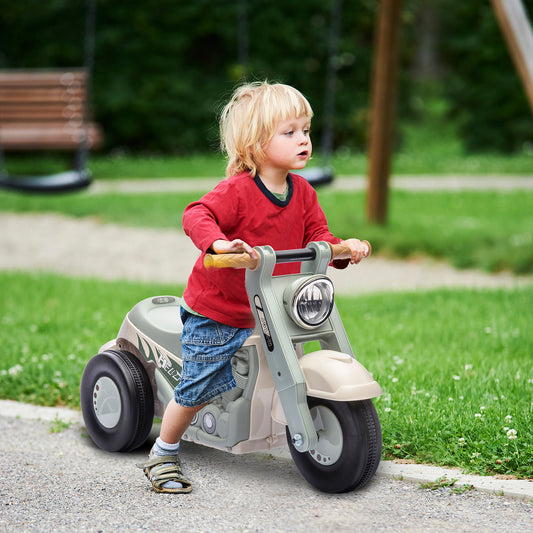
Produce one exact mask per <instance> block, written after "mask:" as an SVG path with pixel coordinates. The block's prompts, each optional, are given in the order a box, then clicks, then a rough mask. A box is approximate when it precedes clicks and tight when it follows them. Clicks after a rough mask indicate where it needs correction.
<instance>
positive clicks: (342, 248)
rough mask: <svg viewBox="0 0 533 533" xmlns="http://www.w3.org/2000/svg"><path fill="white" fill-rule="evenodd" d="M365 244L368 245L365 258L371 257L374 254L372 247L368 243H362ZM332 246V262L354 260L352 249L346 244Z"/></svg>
mask: <svg viewBox="0 0 533 533" xmlns="http://www.w3.org/2000/svg"><path fill="white" fill-rule="evenodd" d="M361 242H362V243H363V244H366V247H367V252H366V254H365V257H369V256H370V254H371V253H372V246H370V243H369V242H368V241H361ZM330 246H331V260H332V261H333V260H335V259H351V258H352V251H351V250H350V247H349V246H347V245H346V244H344V243H342V242H341V243H339V244H330Z"/></svg>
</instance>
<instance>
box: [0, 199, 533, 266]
mask: <svg viewBox="0 0 533 533" xmlns="http://www.w3.org/2000/svg"><path fill="white" fill-rule="evenodd" d="M318 194H319V200H320V203H321V205H322V207H323V208H324V211H325V212H326V215H327V217H328V221H329V225H330V228H331V230H332V232H333V233H334V234H336V235H338V236H340V237H343V238H347V237H352V236H358V237H361V238H365V239H368V240H369V241H370V242H371V243H372V245H373V250H374V253H379V254H382V255H387V256H390V257H399V258H408V257H417V256H421V255H426V256H430V257H434V258H438V259H443V260H447V261H449V262H451V263H452V264H454V265H455V266H457V267H462V268H465V267H472V268H478V269H483V270H487V271H491V272H496V271H500V270H510V271H512V272H515V273H533V217H532V216H531V213H533V192H532V191H512V192H505V193H501V192H494V191H486V192H471V191H461V192H439V193H432V192H405V191H396V190H395V191H392V192H391V195H390V205H389V223H388V225H387V226H378V225H371V224H368V223H367V222H366V221H365V195H364V194H363V193H360V192H352V193H346V192H340V191H333V190H330V189H321V190H320V191H319V193H318ZM199 196H200V193H191V192H188V193H164V194H142V195H141V194H111V193H109V194H91V193H89V192H87V191H85V192H80V193H76V194H68V195H44V196H43V195H21V194H18V193H15V192H7V191H3V192H0V206H1V207H0V210H2V211H13V212H60V213H64V214H66V215H70V216H74V217H86V216H91V217H96V218H97V219H99V220H101V221H102V222H109V223H111V222H112V223H118V224H123V225H128V226H143V227H153V228H158V227H161V228H178V227H181V216H182V213H183V210H184V209H185V207H186V206H187V205H188V204H189V203H190V202H192V201H193V200H195V199H197V198H198V197H199Z"/></svg>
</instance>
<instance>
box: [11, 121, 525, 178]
mask: <svg viewBox="0 0 533 533" xmlns="http://www.w3.org/2000/svg"><path fill="white" fill-rule="evenodd" d="M404 132H405V137H406V138H407V139H409V142H406V143H405V146H404V147H403V148H402V149H401V150H399V151H398V152H397V153H395V154H394V156H393V158H392V173H393V174H409V175H449V174H453V175H458V174H471V175H480V176H483V175H487V174H524V175H531V169H532V168H533V154H532V153H531V152H530V151H526V150H524V151H523V152H520V153H517V154H513V155H502V154H498V153H491V152H488V153H480V154H465V153H464V152H463V151H462V149H461V147H460V143H458V141H457V140H456V139H455V138H454V137H453V136H444V138H442V137H441V136H438V134H435V132H433V133H432V134H431V133H430V134H428V133H427V132H426V131H425V130H424V129H423V128H420V127H416V128H412V127H411V128H410V127H406V128H405V129H404ZM421 147H423V149H422V148H421ZM6 161H7V168H8V170H9V172H11V173H13V174H30V175H31V174H37V175H39V174H53V173H54V172H59V171H62V170H65V169H67V168H68V167H69V164H70V162H69V160H68V159H66V158H65V157H62V156H60V155H44V156H43V155H40V154H35V155H32V158H31V159H28V157H27V156H26V157H21V156H16V155H12V154H8V156H6ZM323 163H324V161H323V159H322V158H321V156H320V154H319V153H316V154H315V155H314V156H313V159H312V161H311V163H310V164H309V166H310V167H311V166H321V165H322V164H323ZM329 164H331V165H332V167H333V168H334V171H335V175H337V176H354V175H366V173H367V172H368V158H367V155H366V154H365V153H364V152H363V151H361V152H350V151H346V150H340V151H339V152H338V153H336V154H335V155H334V156H333V158H332V160H331V161H330V162H329ZM225 166H226V165H225V161H224V158H223V157H222V155H221V154H218V153H208V154H201V155H190V156H181V157H179V156H163V155H161V156H148V155H128V156H112V155H103V154H93V155H92V157H91V159H90V161H89V167H90V169H91V172H92V174H93V177H94V179H95V180H114V179H126V180H129V179H146V178H213V177H217V178H218V177H220V178H222V177H223V176H224V173H225Z"/></svg>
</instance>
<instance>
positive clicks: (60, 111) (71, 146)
mask: <svg viewBox="0 0 533 533" xmlns="http://www.w3.org/2000/svg"><path fill="white" fill-rule="evenodd" d="M88 82H89V80H88V75H87V71H86V70H85V69H68V70H59V69H57V70H41V69H32V70H25V69H24V70H23V69H20V70H18V69H16V70H3V71H1V70H0V150H1V151H2V152H7V151H34V150H37V151H42V150H53V151H55V150H59V151H73V152H75V156H76V157H75V165H74V166H75V171H76V172H86V169H85V165H86V159H87V153H88V151H89V150H90V149H92V148H98V147H99V146H100V145H101V144H102V133H101V130H100V128H99V127H98V126H97V125H96V124H94V123H93V122H90V121H89V120H88V98H87V97H88ZM69 179H70V178H69Z"/></svg>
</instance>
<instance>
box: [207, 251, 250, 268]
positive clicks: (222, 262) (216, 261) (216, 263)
mask: <svg viewBox="0 0 533 533" xmlns="http://www.w3.org/2000/svg"><path fill="white" fill-rule="evenodd" d="M204 266H205V268H249V269H250V270H255V269H256V268H257V267H258V266H259V258H257V259H253V258H252V257H250V255H249V254H247V253H242V254H205V257H204Z"/></svg>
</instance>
